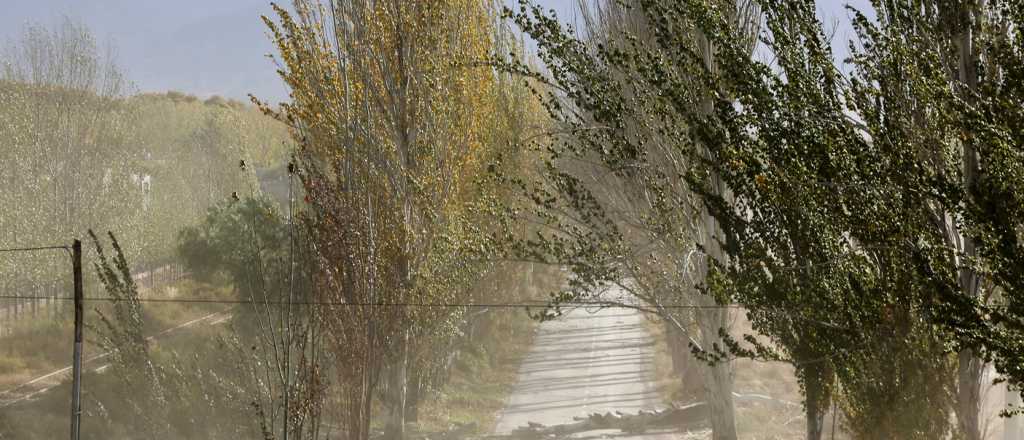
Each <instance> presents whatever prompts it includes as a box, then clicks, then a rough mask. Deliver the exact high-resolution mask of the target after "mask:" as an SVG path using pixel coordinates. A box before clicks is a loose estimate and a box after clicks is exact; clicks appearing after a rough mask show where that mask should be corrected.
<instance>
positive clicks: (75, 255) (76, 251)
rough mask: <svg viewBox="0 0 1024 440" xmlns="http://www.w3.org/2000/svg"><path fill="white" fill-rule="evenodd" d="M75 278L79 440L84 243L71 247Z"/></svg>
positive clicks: (74, 422) (74, 397) (74, 424)
mask: <svg viewBox="0 0 1024 440" xmlns="http://www.w3.org/2000/svg"><path fill="white" fill-rule="evenodd" d="M71 253H72V255H71V264H72V266H73V267H74V277H75V351H74V362H73V363H72V364H71V365H72V373H71V440H78V439H79V433H80V430H81V421H82V312H83V310H82V309H83V306H82V301H83V297H84V295H83V293H82V290H83V287H82V242H81V241H80V240H75V242H74V244H73V245H72V246H71Z"/></svg>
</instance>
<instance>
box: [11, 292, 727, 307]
mask: <svg viewBox="0 0 1024 440" xmlns="http://www.w3.org/2000/svg"><path fill="white" fill-rule="evenodd" d="M0 299H52V300H56V301H71V300H73V299H74V298H69V297H64V296H58V297H43V296H26V295H0ZM84 300H85V301H91V302H124V301H129V299H127V298H100V297H86V298H84ZM135 301H138V302H141V303H172V304H175V303H178V304H258V305H271V306H287V305H293V306H327V307H370V306H373V307H424V308H463V307H466V308H470V307H475V308H486V307H494V308H523V307H548V306H556V307H557V306H568V307H626V308H637V307H642V306H638V305H631V304H626V303H621V302H615V301H569V302H561V303H548V302H535V303H525V302H523V303H414V302H395V303H378V302H341V301H293V302H288V301H255V302H254V301H251V300H244V299H212V298H138V299H136V300H135ZM662 307H664V308H666V309H723V308H741V307H743V306H742V305H740V304H716V305H700V304H665V305H662Z"/></svg>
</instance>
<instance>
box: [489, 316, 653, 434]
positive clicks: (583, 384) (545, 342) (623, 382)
mask: <svg viewBox="0 0 1024 440" xmlns="http://www.w3.org/2000/svg"><path fill="white" fill-rule="evenodd" d="M591 312H594V313H591ZM643 319H644V317H643V316H642V315H641V314H640V312H638V311H636V310H631V309H604V310H600V311H594V310H590V311H588V310H586V309H575V310H572V311H571V312H569V313H568V314H566V315H565V316H563V317H561V318H559V319H557V320H554V321H549V322H545V323H543V324H541V326H540V327H539V329H538V334H537V336H536V339H535V342H534V346H533V348H531V350H530V352H529V353H528V354H527V356H526V358H525V359H524V360H523V364H522V365H521V366H520V369H519V378H518V382H517V384H516V386H515V389H514V390H513V392H512V395H511V396H510V397H509V401H508V404H507V405H506V408H505V410H504V411H502V412H501V414H499V416H498V423H497V426H496V428H495V433H496V434H507V433H509V432H511V431H512V430H514V429H515V428H517V427H520V426H525V425H526V424H527V423H528V422H533V423H541V424H544V425H549V426H550V425H555V424H561V423H571V422H572V421H573V417H574V416H585V415H588V414H591V413H595V412H600V413H606V412H615V411H621V412H623V413H633V414H636V413H637V412H638V411H639V410H654V409H661V408H662V407H663V405H662V404H661V396H660V395H659V393H658V391H657V389H656V388H655V386H654V384H653V383H652V382H651V381H652V379H653V371H652V368H653V356H654V347H653V342H652V339H651V336H650V335H649V334H648V332H647V330H646V329H645V328H644V323H643ZM616 437H617V438H621V437H620V436H618V435H616ZM641 437H643V438H653V437H658V438H672V437H673V436H672V435H670V434H658V435H644V436H641Z"/></svg>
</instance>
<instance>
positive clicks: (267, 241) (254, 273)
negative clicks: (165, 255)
mask: <svg viewBox="0 0 1024 440" xmlns="http://www.w3.org/2000/svg"><path fill="white" fill-rule="evenodd" d="M287 232H288V231H287V228H286V224H285V222H284V219H282V218H281V216H280V215H279V214H278V213H277V212H276V208H275V207H274V205H273V204H272V202H270V201H269V200H267V199H266V198H262V197H246V198H244V199H241V200H229V201H225V202H221V203H218V204H216V205H214V206H213V207H211V208H210V209H209V210H208V211H207V214H206V217H205V219H203V221H202V223H200V224H198V225H195V226H188V227H185V228H183V229H182V230H181V231H179V232H178V255H179V256H180V257H181V259H182V261H184V263H185V265H186V267H188V270H189V271H190V272H191V273H192V275H193V276H195V277H197V278H198V279H200V280H204V281H211V280H212V279H213V277H214V275H216V274H218V273H224V274H227V275H228V276H229V277H230V279H231V280H232V281H233V282H234V283H235V285H236V286H237V287H239V288H244V287H245V286H248V285H249V283H251V282H252V280H255V279H257V278H258V277H261V276H262V274H261V273H260V271H261V270H272V269H270V268H267V269H264V268H263V266H264V265H266V264H267V263H269V262H276V261H278V260H280V259H281V258H282V257H281V253H282V252H285V251H286V250H287V246H286V245H287V241H288V234H287Z"/></svg>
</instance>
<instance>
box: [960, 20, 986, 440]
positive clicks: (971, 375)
mask: <svg viewBox="0 0 1024 440" xmlns="http://www.w3.org/2000/svg"><path fill="white" fill-rule="evenodd" d="M984 3H985V1H984V0H976V1H972V2H967V3H965V4H960V5H958V7H959V8H960V9H959V10H957V11H955V13H956V14H957V17H956V18H957V20H962V21H961V22H960V25H961V26H963V29H962V31H961V32H960V34H959V35H958V36H957V38H956V42H955V43H956V47H957V51H958V52H959V53H958V58H959V66H958V69H957V76H958V78H957V79H958V80H959V86H960V88H963V89H966V90H967V93H965V99H968V100H971V97H972V95H971V94H972V93H973V92H974V90H976V89H977V88H978V72H977V66H976V64H977V56H976V55H977V54H976V53H975V48H974V30H975V29H976V28H980V24H981V23H980V8H982V7H984ZM962 150H963V152H962V165H963V173H964V177H963V179H964V181H963V184H964V189H965V190H966V191H967V194H968V195H969V194H970V193H971V191H973V188H974V185H975V182H976V181H977V178H978V173H979V166H978V155H977V152H976V151H975V148H974V145H973V144H972V141H971V140H970V139H966V140H964V142H963V147H962ZM960 239H961V240H962V246H963V248H962V250H963V253H964V254H965V256H967V257H974V256H975V255H976V254H977V249H976V247H975V243H974V238H973V237H971V236H969V235H966V234H963V236H962V237H960ZM961 265H964V266H966V265H965V264H964V263H962V262H961ZM959 282H960V290H961V292H962V293H963V294H964V295H967V296H971V297H977V296H978V294H979V287H980V284H981V280H980V277H979V275H978V274H977V273H975V272H974V271H973V270H971V269H970V268H969V267H962V268H961V269H960V279H959ZM957 361H958V365H957V411H956V413H957V419H958V421H959V424H960V428H961V429H962V431H963V434H964V438H965V439H966V440H981V434H982V433H981V423H980V412H981V382H982V374H983V373H984V369H985V368H984V366H985V365H984V362H982V361H981V359H978V358H977V356H975V354H974V352H973V351H972V350H969V349H967V350H961V351H960V352H959V353H958V354H957Z"/></svg>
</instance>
